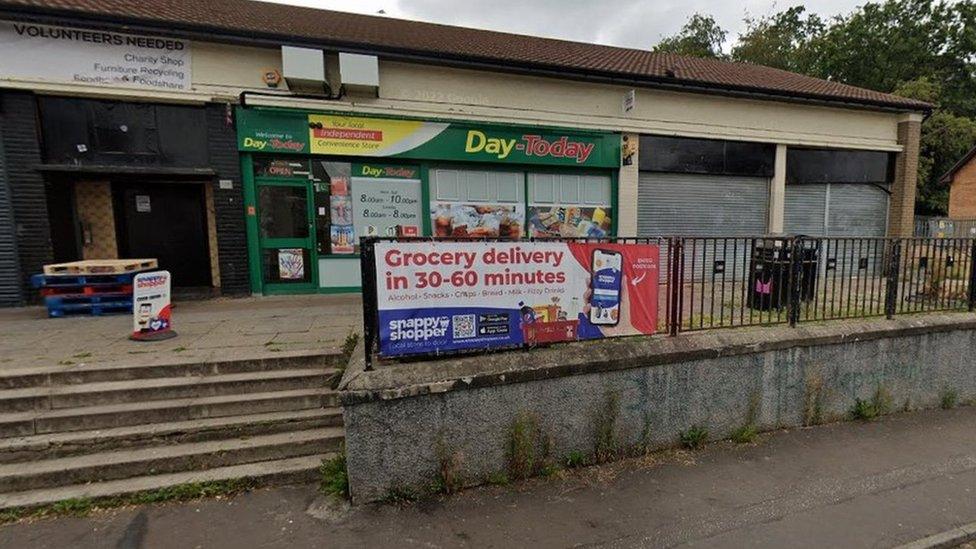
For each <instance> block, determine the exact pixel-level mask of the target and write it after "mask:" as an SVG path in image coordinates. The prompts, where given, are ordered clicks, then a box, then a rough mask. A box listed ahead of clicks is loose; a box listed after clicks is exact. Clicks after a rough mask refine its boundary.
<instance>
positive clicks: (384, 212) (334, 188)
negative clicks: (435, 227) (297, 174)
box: [311, 160, 422, 255]
mask: <svg viewBox="0 0 976 549" xmlns="http://www.w3.org/2000/svg"><path fill="white" fill-rule="evenodd" d="M311 169H312V180H313V185H314V187H315V188H314V190H315V209H316V217H315V222H316V240H317V247H318V251H319V253H320V254H333V255H343V254H354V253H357V252H358V251H359V239H360V238H361V237H364V236H378V237H391V236H419V235H420V231H421V221H422V219H421V216H422V213H421V198H420V196H421V189H420V170H419V168H417V167H415V166H391V165H384V164H352V163H349V162H328V161H319V160H313V161H312V166H311Z"/></svg>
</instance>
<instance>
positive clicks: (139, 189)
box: [112, 183, 211, 288]
mask: <svg viewBox="0 0 976 549" xmlns="http://www.w3.org/2000/svg"><path fill="white" fill-rule="evenodd" d="M112 194H113V196H114V200H115V216H116V219H115V223H116V227H117V231H118V239H119V257H123V258H146V257H155V258H156V259H158V260H159V268H160V269H166V270H168V271H169V272H170V273H171V274H172V275H173V286H177V287H183V288H186V287H201V286H210V284H211V280H210V279H211V277H210V253H209V251H208V245H207V244H208V242H207V222H206V219H207V218H206V213H205V212H206V209H205V200H204V188H203V184H199V183H114V184H113V186H112Z"/></svg>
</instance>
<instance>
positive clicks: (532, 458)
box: [508, 412, 552, 480]
mask: <svg viewBox="0 0 976 549" xmlns="http://www.w3.org/2000/svg"><path fill="white" fill-rule="evenodd" d="M551 447H552V444H551V441H550V440H549V438H548V437H547V436H545V434H544V433H543V432H542V429H541V428H540V427H539V420H538V418H536V416H535V415H534V414H530V413H528V412H522V413H520V414H518V415H517V416H516V417H515V419H514V420H513V421H512V425H511V427H510V428H509V437H508V474H509V477H510V478H512V479H519V480H521V479H527V478H529V477H531V476H532V475H534V474H535V473H536V472H537V471H538V470H539V469H541V468H542V467H543V465H545V463H546V461H547V460H548V455H549V452H550V449H551Z"/></svg>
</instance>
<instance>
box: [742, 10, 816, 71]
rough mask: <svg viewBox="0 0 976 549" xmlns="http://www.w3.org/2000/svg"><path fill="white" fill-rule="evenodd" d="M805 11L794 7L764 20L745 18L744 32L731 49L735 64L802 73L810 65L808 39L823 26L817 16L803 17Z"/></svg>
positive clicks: (763, 18) (810, 53)
mask: <svg viewBox="0 0 976 549" xmlns="http://www.w3.org/2000/svg"><path fill="white" fill-rule="evenodd" d="M805 11H806V8H804V7H803V6H794V7H792V8H788V9H786V10H783V11H781V12H779V13H775V14H773V15H768V16H765V17H759V18H753V17H748V16H747V17H746V18H745V24H746V31H745V33H743V34H742V35H740V36H739V40H738V43H737V44H736V45H735V46H734V47H733V48H732V59H733V60H735V61H740V62H745V63H754V64H756V65H765V66H767V67H774V68H777V69H783V70H787V71H794V72H805V71H807V70H808V68H809V66H810V64H811V59H810V57H811V55H812V52H811V50H810V48H809V42H810V39H811V37H814V36H819V35H820V34H821V33H822V32H823V30H824V28H825V24H824V22H823V20H822V19H821V18H820V17H819V16H818V15H816V14H807V15H806V16H804V12H805Z"/></svg>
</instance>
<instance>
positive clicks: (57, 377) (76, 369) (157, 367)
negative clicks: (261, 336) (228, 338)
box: [0, 350, 342, 390]
mask: <svg viewBox="0 0 976 549" xmlns="http://www.w3.org/2000/svg"><path fill="white" fill-rule="evenodd" d="M271 355H273V356H271ZM341 359H342V354H341V353H340V352H339V351H337V350H336V351H327V352H321V353H318V352H309V351H282V352H277V353H273V354H272V353H268V355H266V356H262V357H257V358H246V359H226V360H199V359H194V358H190V357H187V358H184V359H179V358H173V359H170V360H167V361H164V362H160V363H158V364H126V363H121V364H118V363H116V364H113V363H108V364H99V363H97V362H96V363H90V364H85V363H78V364H71V365H54V366H39V367H37V368H24V369H15V370H4V371H0V390H5V389H23V388H27V387H55V386H59V385H73V384H80V383H101V382H105V381H127V380H133V379H154V378H161V377H186V376H206V375H220V374H241V373H246V372H267V371H277V370H287V369H306V368H334V367H336V366H338V365H339V362H340V360H341Z"/></svg>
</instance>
